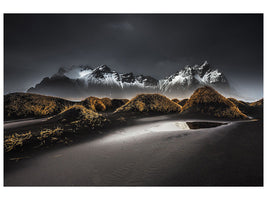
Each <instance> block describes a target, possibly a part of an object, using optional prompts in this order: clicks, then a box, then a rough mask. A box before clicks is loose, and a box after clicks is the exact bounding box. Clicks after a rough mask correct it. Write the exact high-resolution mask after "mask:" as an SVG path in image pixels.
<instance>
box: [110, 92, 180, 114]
mask: <svg viewBox="0 0 267 200" xmlns="http://www.w3.org/2000/svg"><path fill="white" fill-rule="evenodd" d="M181 109H182V107H181V106H180V105H178V104H177V103H174V102H173V101H171V100H170V99H168V98H167V97H165V96H163V95H160V94H140V95H137V96H136V97H134V98H133V99H131V100H130V101H129V102H127V103H126V104H125V105H123V106H121V107H120V108H118V109H117V110H116V111H115V112H116V113H118V112H158V113H171V112H180V111H181Z"/></svg>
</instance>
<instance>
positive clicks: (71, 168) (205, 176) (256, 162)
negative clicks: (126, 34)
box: [4, 116, 263, 186]
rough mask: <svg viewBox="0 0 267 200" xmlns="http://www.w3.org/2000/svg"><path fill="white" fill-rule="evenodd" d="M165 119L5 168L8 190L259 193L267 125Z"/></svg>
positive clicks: (115, 131)
mask: <svg viewBox="0 0 267 200" xmlns="http://www.w3.org/2000/svg"><path fill="white" fill-rule="evenodd" d="M186 121H190V122H192V121H195V120H189V119H180V120H178V119H177V120H174V118H173V117H169V116H160V117H150V118H143V119H136V120H135V122H134V124H133V125H129V126H125V127H117V128H112V129H111V130H109V131H108V132H107V133H105V135H103V136H101V137H96V138H91V139H88V140H87V141H84V142H82V143H75V144H73V145H71V146H66V147H63V148H58V149H56V148H55V149H51V150H49V151H46V152H45V153H40V154H38V153H37V154H36V155H34V156H33V157H30V158H25V159H22V160H19V161H18V162H15V161H13V162H6V164H5V174H4V185H5V186H22V185H24V186H56V185H58V186H60V185H62V186H70V185H73V186H262V185H263V122H262V120H259V121H249V120H245V121H234V122H227V121H219V122H220V123H221V122H224V123H225V122H226V123H227V124H224V125H221V126H217V127H211V128H203V129H189V127H188V126H187V125H186V123H185V122H186Z"/></svg>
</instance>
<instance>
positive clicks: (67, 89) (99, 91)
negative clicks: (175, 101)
mask: <svg viewBox="0 0 267 200" xmlns="http://www.w3.org/2000/svg"><path fill="white" fill-rule="evenodd" d="M203 85H209V86H212V87H214V88H215V89H218V90H220V91H222V90H228V89H229V88H230V86H229V84H228V81H227V79H226V77H225V76H224V75H223V73H222V72H219V71H218V70H217V69H213V68H211V67H210V65H209V64H208V62H204V63H203V64H202V65H200V66H198V65H195V66H186V67H185V68H183V69H181V70H180V71H178V72H176V73H174V74H172V75H170V76H169V77H166V78H164V79H161V80H157V79H155V78H153V77H151V76H145V75H135V74H133V73H125V74H120V73H118V72H116V71H113V70H111V69H110V68H109V67H108V66H106V65H101V66H99V67H96V68H92V67H90V66H70V67H61V68H60V69H59V70H58V72H57V73H55V74H54V75H52V76H51V77H50V78H49V77H46V78H44V79H43V80H42V81H41V82H40V83H39V84H37V85H36V86H35V87H32V88H30V89H29V90H28V92H31V93H40V94H46V95H53V96H60V97H65V98H84V97H88V96H109V97H114V98H122V97H127V98H128V97H132V96H135V95H136V94H138V93H155V92H156V93H162V94H164V95H167V96H170V97H172V96H175V97H177V96H186V95H189V94H190V93H192V92H193V91H194V90H195V89H196V88H198V87H200V86H203Z"/></svg>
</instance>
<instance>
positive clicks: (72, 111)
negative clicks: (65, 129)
mask: <svg viewBox="0 0 267 200" xmlns="http://www.w3.org/2000/svg"><path fill="white" fill-rule="evenodd" d="M51 120H54V121H57V122H59V123H61V124H63V126H64V125H69V126H72V127H73V128H74V129H75V130H77V129H79V128H85V127H87V128H89V129H95V128H97V127H102V126H103V125H104V124H105V123H106V122H107V119H106V118H105V117H103V116H102V115H101V114H98V113H96V112H94V111H93V110H91V109H87V108H85V107H84V106H82V105H73V106H71V107H68V108H66V109H65V110H63V111H62V112H61V113H59V114H58V115H56V116H55V117H53V118H52V119H51Z"/></svg>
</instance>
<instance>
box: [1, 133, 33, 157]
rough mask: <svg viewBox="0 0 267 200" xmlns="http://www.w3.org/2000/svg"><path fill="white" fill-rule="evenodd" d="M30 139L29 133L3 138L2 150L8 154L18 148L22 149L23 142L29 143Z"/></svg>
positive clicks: (30, 134)
mask: <svg viewBox="0 0 267 200" xmlns="http://www.w3.org/2000/svg"><path fill="white" fill-rule="evenodd" d="M31 138H32V133H31V131H29V132H27V133H23V134H17V133H15V134H12V135H9V136H5V139H4V149H5V152H10V151H12V150H14V149H16V148H18V147H22V146H23V145H24V143H25V142H27V141H29V140H30V139H31Z"/></svg>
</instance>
